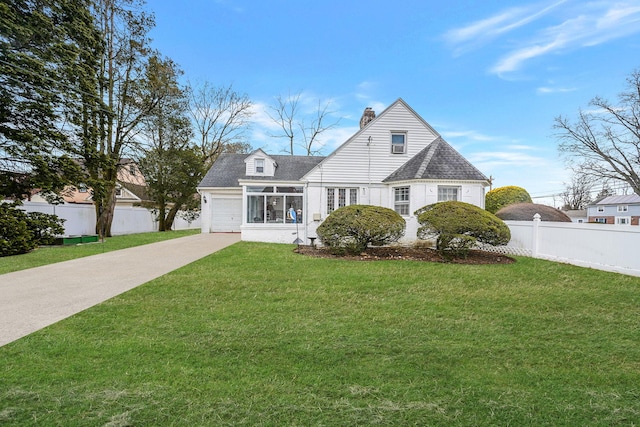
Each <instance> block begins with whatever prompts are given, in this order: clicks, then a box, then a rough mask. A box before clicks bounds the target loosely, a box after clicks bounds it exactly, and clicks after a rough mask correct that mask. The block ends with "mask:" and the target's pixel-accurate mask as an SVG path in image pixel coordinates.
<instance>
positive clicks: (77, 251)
mask: <svg viewBox="0 0 640 427" xmlns="http://www.w3.org/2000/svg"><path fill="white" fill-rule="evenodd" d="M197 233H200V229H197V230H179V231H165V232H162V233H159V232H155V233H139V234H129V235H126V236H114V237H108V238H106V239H104V241H103V242H102V241H101V242H97V243H87V244H81V245H70V246H48V247H41V248H37V249H35V250H34V251H32V252H29V253H28V254H23V255H15V256H9V257H0V274H4V273H10V272H12V271H18V270H25V269H27V268H33V267H39V266H41V265H46V264H53V263H56V262H60V261H68V260H70V259H75V258H82V257H85V256H89V255H96V254H101V253H103V252H110V251H115V250H118V249H125V248H130V247H133V246H140V245H146V244H147V243H154V242H160V241H162V240H168V239H175V238H177V237H184V236H189V235H191V234H197Z"/></svg>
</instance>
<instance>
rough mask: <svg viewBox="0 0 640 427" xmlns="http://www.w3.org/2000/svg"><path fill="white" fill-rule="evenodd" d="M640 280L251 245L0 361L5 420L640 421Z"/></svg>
mask: <svg viewBox="0 0 640 427" xmlns="http://www.w3.org/2000/svg"><path fill="white" fill-rule="evenodd" d="M639 318H640V279H639V278H634V277H628V276H623V275H618V274H613V273H606V272H600V271H595V270H589V269H583V268H579V267H573V266H569V265H562V264H557V263H552V262H547V261H542V260H535V259H530V258H518V262H517V263H515V264H511V265H491V266H489V265H486V266H464V265H448V264H431V263H421V262H411V261H380V262H354V261H342V260H329V259H316V258H307V257H303V256H300V255H296V254H294V253H293V252H292V247H291V246H287V245H268V244H259V243H246V242H243V243H240V244H236V245H233V246H231V247H229V248H226V249H224V250H222V251H220V252H218V253H215V254H212V255H211V256H209V257H207V258H204V259H202V260H200V261H198V262H196V263H193V264H191V265H189V266H186V267H183V268H181V269H179V270H176V271H174V272H173V273H170V274H168V275H165V276H163V277H161V278H159V279H156V280H154V281H152V282H149V283H147V284H145V285H143V286H141V287H139V288H136V289H134V290H132V291H130V292H128V293H126V294H123V295H121V296H119V297H116V298H113V299H111V300H109V301H107V302H105V303H103V304H101V305H99V306H96V307H94V308H92V309H90V310H87V311H85V312H82V313H80V314H78V315H76V316H74V317H72V318H69V319H67V320H65V321H62V322H59V323H57V324H55V325H53V326H51V327H48V328H46V329H44V330H42V331H39V332H37V333H34V334H32V335H30V336H28V337H25V338H23V339H21V340H18V341H16V342H13V343H11V344H8V345H6V346H4V347H2V348H0V402H1V403H0V424H2V425H10V426H13V425H16V426H17V425H20V426H25V425H65V426H73V425H109V426H125V425H176V426H178V425H179V426H192V425H214V426H218V425H263V426H280V425H299V426H302V425H304V426H320V425H323V426H329V425H332V426H333V425H363V426H364V425H367V426H368V425H442V426H452V425H453V426H456V425H459V426H470V425H487V426H488V425H514V426H527V425H530V426H544V425H547V426H576V425H589V426H614V425H624V426H629V425H637V424H638V423H640V345H639V343H640V324H639V322H638V319H639Z"/></svg>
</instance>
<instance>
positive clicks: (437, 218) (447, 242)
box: [415, 201, 511, 255]
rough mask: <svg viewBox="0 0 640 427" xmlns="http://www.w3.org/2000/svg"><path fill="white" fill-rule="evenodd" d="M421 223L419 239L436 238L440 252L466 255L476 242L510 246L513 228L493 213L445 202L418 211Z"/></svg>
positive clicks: (459, 203)
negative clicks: (510, 228)
mask: <svg viewBox="0 0 640 427" xmlns="http://www.w3.org/2000/svg"><path fill="white" fill-rule="evenodd" d="M415 215H416V217H417V218H418V223H420V228H418V238H420V239H428V238H433V237H435V238H436V249H437V250H438V251H439V252H440V253H443V254H444V253H453V254H459V255H464V254H466V252H467V251H468V250H469V249H471V248H472V247H473V246H474V245H475V244H476V242H480V243H486V244H489V245H493V246H498V245H506V244H507V243H509V240H510V239H511V232H510V231H509V227H507V225H506V224H505V223H504V222H502V220H501V219H500V218H498V217H496V216H495V215H493V214H492V213H490V212H487V211H485V210H484V209H481V208H479V207H477V206H474V205H471V204H469V203H463V202H454V201H449V202H441V203H436V204H433V205H428V206H425V207H422V208H420V209H418V210H417V211H416V212H415Z"/></svg>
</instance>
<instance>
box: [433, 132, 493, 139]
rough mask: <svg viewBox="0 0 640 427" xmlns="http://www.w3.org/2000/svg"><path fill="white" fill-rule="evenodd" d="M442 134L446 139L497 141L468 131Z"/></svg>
mask: <svg viewBox="0 0 640 427" xmlns="http://www.w3.org/2000/svg"><path fill="white" fill-rule="evenodd" d="M440 134H441V135H442V136H443V137H444V138H445V139H448V138H452V139H453V138H466V139H471V140H474V141H495V140H496V138H494V137H491V136H487V135H484V134H482V133H480V132H476V131H474V130H466V131H443V132H440Z"/></svg>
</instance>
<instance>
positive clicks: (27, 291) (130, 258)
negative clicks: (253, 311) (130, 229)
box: [0, 233, 240, 346]
mask: <svg viewBox="0 0 640 427" xmlns="http://www.w3.org/2000/svg"><path fill="white" fill-rule="evenodd" d="M239 241H240V234H221V233H217V234H196V235H193V236H187V237H180V238H178V239H171V240H165V241H163V242H158V243H152V244H149V245H143V246H136V247H133V248H128V249H122V250H119V251H113V252H107V253H104V254H100V255H93V256H89V257H85V258H78V259H74V260H71V261H65V262H60V263H56V264H50V265H45V266H42V267H37V268H32V269H29V270H22V271H16V272H13V273H7V274H3V275H0V346H3V345H5V344H8V343H10V342H12V341H15V340H17V339H18V338H21V337H24V336H25V335H28V334H30V333H32V332H35V331H37V330H39V329H42V328H44V327H45V326H49V325H51V324H53V323H56V322H58V321H59V320H62V319H65V318H67V317H69V316H72V315H74V314H76V313H78V312H80V311H82V310H85V309H87V308H89V307H92V306H94V305H96V304H99V303H101V302H103V301H105V300H107V299H109V298H112V297H114V296H116V295H119V294H121V293H123V292H126V291H128V290H130V289H133V288H135V287H136V286H139V285H141V284H143V283H146V282H148V281H150V280H153V279H155V278H156V277H160V276H162V275H163V274H166V273H169V272H170V271H173V270H175V269H177V268H179V267H182V266H184V265H187V264H189V263H191V262H193V261H196V260H198V259H200V258H203V257H205V256H207V255H209V254H211V253H213V252H216V251H218V250H220V249H222V248H225V247H227V246H229V245H232V244H234V243H236V242H239Z"/></svg>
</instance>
